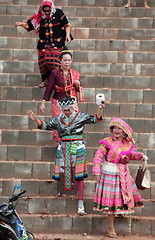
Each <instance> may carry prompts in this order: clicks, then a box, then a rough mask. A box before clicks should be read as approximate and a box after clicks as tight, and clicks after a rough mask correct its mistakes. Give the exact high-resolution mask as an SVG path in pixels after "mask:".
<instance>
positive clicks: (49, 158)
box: [0, 137, 155, 176]
mask: <svg viewBox="0 0 155 240" xmlns="http://www.w3.org/2000/svg"><path fill="white" fill-rule="evenodd" d="M102 138H103V137H102ZM102 138H100V139H102ZM99 145H100V144H99V139H96V146H93V147H88V146H87V147H86V150H87V163H90V165H91V163H92V160H93V157H94V155H95V152H96V151H97V149H98V147H99ZM136 151H141V152H143V153H144V154H146V155H147V156H148V158H149V162H148V163H149V164H151V165H153V164H154V154H155V149H154V148H152V149H150V148H148V149H145V147H143V149H139V148H138V149H137V150H136ZM34 152H35V154H34ZM55 153H56V144H55V143H54V142H52V143H51V145H50V146H46V145H45V144H44V143H42V146H38V145H32V146H30V145H11V144H10V145H2V144H1V145H0V162H2V161H18V162H20V161H22V162H29V161H30V162H31V161H34V163H35V162H37V161H38V162H47V163H48V162H54V159H55ZM132 163H133V164H138V162H137V163H136V162H135V161H133V162H132ZM88 172H89V175H90V176H91V175H92V172H91V170H89V167H88Z"/></svg>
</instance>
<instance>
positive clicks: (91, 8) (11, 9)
mask: <svg viewBox="0 0 155 240" xmlns="http://www.w3.org/2000/svg"><path fill="white" fill-rule="evenodd" d="M7 1H9V0H7ZM7 1H4V0H1V4H0V12H1V14H8V15H17V14H19V17H20V15H22V16H23V15H28V16H29V17H30V16H31V15H33V14H34V13H35V12H37V10H38V8H39V5H40V1H38V2H37V3H36V2H34V1H33V2H32V1H31V2H29V3H27V2H26V1H23V3H22V1H21V0H20V2H19V3H18V2H17V1H16V3H13V5H12V4H10V1H9V3H8V2H7ZM139 1H140V0H139ZM84 2H85V1H82V6H81V4H80V1H78V0H77V2H75V1H73V0H72V2H69V3H67V1H63V2H62V1H56V2H55V6H56V7H58V8H61V9H62V10H63V11H64V13H65V14H66V16H75V17H76V16H79V17H80V16H90V17H94V16H95V17H125V18H128V17H139V18H141V17H154V15H155V9H154V7H155V1H154V0H153V1H152V4H151V3H148V4H149V6H152V7H151V8H149V9H146V8H144V7H140V6H143V3H142V2H141V1H140V3H141V5H139V6H137V7H136V8H135V7H133V5H132V7H131V8H128V9H127V8H123V7H122V6H123V5H124V4H125V3H126V1H124V4H119V3H117V2H114V1H111V3H113V4H114V5H113V7H109V6H108V5H109V4H108V5H107V4H105V2H108V3H109V1H108V0H106V1H101V0H100V2H101V4H98V3H96V4H95V1H90V0H87V3H86V2H85V3H84ZM35 3H36V4H35ZM93 3H94V4H93ZM34 4H35V5H34Z"/></svg>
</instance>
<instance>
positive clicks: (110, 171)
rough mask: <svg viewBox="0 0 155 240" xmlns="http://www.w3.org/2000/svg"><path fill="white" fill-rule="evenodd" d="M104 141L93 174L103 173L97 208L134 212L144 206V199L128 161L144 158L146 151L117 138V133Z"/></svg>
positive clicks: (120, 212) (96, 199)
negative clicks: (136, 150)
mask: <svg viewBox="0 0 155 240" xmlns="http://www.w3.org/2000/svg"><path fill="white" fill-rule="evenodd" d="M100 144H101V146H100V148H99V149H98V150H97V152H96V154H95V158H94V166H93V175H100V178H99V181H98V182H97V185H96V192H95V196H94V207H93V209H94V210H97V211H102V212H104V213H105V214H131V213H133V212H134V209H135V207H143V203H142V198H141V196H140V194H139V191H138V189H137V186H136V184H135V182H134V180H133V178H132V177H131V175H130V170H129V167H128V164H127V163H128V162H129V160H141V159H142V157H143V153H141V152H135V151H134V148H135V146H134V145H133V144H132V143H131V142H130V141H125V142H122V141H117V140H116V139H115V138H113V137H107V138H105V139H103V140H100ZM103 159H104V161H103ZM102 162H103V163H102Z"/></svg>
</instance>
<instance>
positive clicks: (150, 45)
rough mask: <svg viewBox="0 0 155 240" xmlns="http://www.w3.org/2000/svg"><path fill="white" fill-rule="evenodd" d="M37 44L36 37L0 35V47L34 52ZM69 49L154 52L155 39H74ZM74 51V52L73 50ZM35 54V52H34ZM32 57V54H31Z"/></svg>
mask: <svg viewBox="0 0 155 240" xmlns="http://www.w3.org/2000/svg"><path fill="white" fill-rule="evenodd" d="M36 45H37V38H35V39H34V38H30V37H29V35H27V37H22V38H21V37H19V38H16V37H9V36H8V37H2V36H1V37H0V48H2V49H4V48H6V49H7V48H9V49H10V50H11V49H14V50H15V51H17V49H20V50H22V49H23V50H25V49H27V50H28V49H31V50H33V51H32V52H33V53H34V51H36V50H34V46H36ZM68 47H69V49H70V50H74V51H75V53H76V51H77V49H78V50H84V51H86V50H87V51H94V50H95V49H96V51H121V52H124V51H127V52H130V51H131V52H134V53H137V52H151V53H152V52H154V48H155V41H154V40H125V39H118V40H115V39H110V40H109V39H74V41H72V42H71V43H70V45H68ZM73 53H74V52H73ZM35 54H36V53H35ZM32 57H33V56H32Z"/></svg>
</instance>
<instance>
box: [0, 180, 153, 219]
mask: <svg viewBox="0 0 155 240" xmlns="http://www.w3.org/2000/svg"><path fill="white" fill-rule="evenodd" d="M16 181H18V180H16ZM6 182H8V184H9V183H10V180H6ZM53 183H54V184H53ZM87 183H88V182H85V200H84V202H85V207H86V212H87V214H88V215H90V214H94V215H96V216H101V215H102V214H101V213H98V212H94V211H93V197H94V190H93V192H92V193H91V196H87V191H88V189H87ZM5 184H6V183H5V182H4V185H5ZM22 184H23V185H22V186H27V184H26V181H25V180H22ZM29 184H32V186H33V188H35V186H36V188H35V190H33V191H32V188H31V187H30V188H29V187H28V188H27V194H28V196H29V199H27V200H25V199H23V200H22V199H21V200H20V203H19V205H18V207H17V211H18V212H19V214H30V215H31V214H34V215H40V214H41V213H43V214H47V216H48V215H49V216H50V215H53V217H54V216H56V215H57V217H60V218H61V215H63V214H70V215H73V216H74V215H76V213H77V197H76V192H75V194H74V196H73V195H72V196H69V195H68V196H63V197H56V196H55V195H57V183H55V182H51V181H49V182H48V181H47V182H44V181H42V182H40V181H39V180H38V181H35V180H34V181H32V182H29ZM46 188H47V189H46ZM93 189H95V184H93ZM5 191H6V189H5V188H4V192H5ZM31 191H32V192H31ZM38 191H39V196H37V193H38ZM140 193H141V196H142V198H143V201H144V206H145V207H144V208H143V209H142V211H139V212H138V211H136V212H135V213H134V214H133V216H134V215H135V216H137V217H138V216H141V217H155V212H154V211H152V210H151V209H152V208H154V200H153V199H152V200H151V201H149V200H150V199H149V198H148V194H149V190H145V191H141V192H140ZM46 194H48V195H49V196H48V195H46ZM88 194H89V193H88ZM89 195H90V194H89ZM7 196H8V195H7ZM151 197H152V196H151ZM7 200H8V197H5V196H4V197H3V196H1V200H0V203H1V204H2V203H3V202H7Z"/></svg>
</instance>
